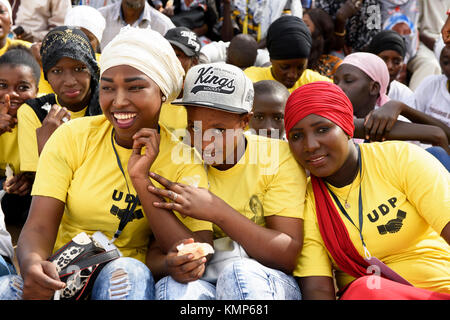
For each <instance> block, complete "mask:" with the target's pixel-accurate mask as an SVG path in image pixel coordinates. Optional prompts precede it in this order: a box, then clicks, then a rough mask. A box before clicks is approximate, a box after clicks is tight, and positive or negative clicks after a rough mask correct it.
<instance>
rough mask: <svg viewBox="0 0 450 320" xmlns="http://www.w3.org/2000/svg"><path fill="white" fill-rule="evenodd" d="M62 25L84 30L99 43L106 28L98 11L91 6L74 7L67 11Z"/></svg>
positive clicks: (103, 19)
mask: <svg viewBox="0 0 450 320" xmlns="http://www.w3.org/2000/svg"><path fill="white" fill-rule="evenodd" d="M64 25H66V26H69V27H78V28H80V27H82V28H85V29H87V30H89V31H90V32H92V34H93V35H94V36H95V37H96V38H97V40H98V42H99V43H100V42H101V41H102V36H103V31H104V30H105V27H106V21H105V18H104V17H103V15H102V14H101V13H100V11H98V10H97V9H95V8H93V7H91V6H75V7H73V8H71V9H69V10H68V11H67V14H66V17H65V19H64Z"/></svg>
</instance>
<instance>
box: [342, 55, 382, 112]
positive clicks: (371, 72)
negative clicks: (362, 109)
mask: <svg viewBox="0 0 450 320" xmlns="http://www.w3.org/2000/svg"><path fill="white" fill-rule="evenodd" d="M344 63H346V64H350V65H352V66H355V67H357V68H359V69H361V71H363V72H364V73H365V74H367V75H368V76H369V78H370V79H372V80H373V81H376V82H378V83H379V84H380V96H379V97H378V100H377V104H378V106H380V107H381V106H382V105H383V104H385V103H386V102H388V101H389V100H390V99H389V97H388V96H387V95H386V90H387V87H388V86H389V70H388V68H387V66H386V63H384V61H383V59H381V58H380V57H378V56H377V55H375V54H372V53H368V52H356V53H352V54H349V55H348V56H346V57H345V58H344V60H343V61H342V64H344Z"/></svg>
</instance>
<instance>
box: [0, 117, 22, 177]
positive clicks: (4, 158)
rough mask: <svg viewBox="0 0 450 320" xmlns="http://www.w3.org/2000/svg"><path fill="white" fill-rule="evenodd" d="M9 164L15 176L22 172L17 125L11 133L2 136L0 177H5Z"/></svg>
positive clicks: (0, 141) (0, 137)
mask: <svg viewBox="0 0 450 320" xmlns="http://www.w3.org/2000/svg"><path fill="white" fill-rule="evenodd" d="M7 164H9V166H10V167H11V169H12V170H13V171H14V174H15V175H16V174H18V173H19V172H20V157H19V148H18V147H17V125H16V126H15V127H14V128H13V129H12V131H11V132H5V133H3V134H1V135H0V177H4V176H5V169H6V165H7Z"/></svg>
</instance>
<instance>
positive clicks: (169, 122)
mask: <svg viewBox="0 0 450 320" xmlns="http://www.w3.org/2000/svg"><path fill="white" fill-rule="evenodd" d="M159 122H160V123H162V124H163V125H164V126H166V127H167V128H168V129H169V130H170V131H175V130H186V128H187V113H186V108H185V107H184V106H178V105H174V104H170V103H164V104H163V105H162V106H161V113H160V114H159ZM180 132H181V131H180Z"/></svg>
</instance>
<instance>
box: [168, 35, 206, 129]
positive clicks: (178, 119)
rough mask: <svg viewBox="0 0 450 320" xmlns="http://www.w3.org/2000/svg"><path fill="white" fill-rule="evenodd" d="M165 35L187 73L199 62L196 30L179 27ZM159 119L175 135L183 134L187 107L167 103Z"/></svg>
mask: <svg viewBox="0 0 450 320" xmlns="http://www.w3.org/2000/svg"><path fill="white" fill-rule="evenodd" d="M164 37H165V38H166V40H167V41H169V43H170V45H171V46H172V48H173V50H174V51H175V54H176V56H177V58H178V60H180V62H181V65H182V66H183V69H184V72H185V73H187V72H188V70H189V69H190V68H191V67H193V66H195V65H197V64H198V60H199V55H200V47H201V44H200V40H199V39H198V37H197V35H196V34H195V32H193V31H192V30H190V29H188V28H186V27H177V28H173V29H170V30H168V31H167V33H166V35H165V36H164ZM182 96H183V91H181V92H180V95H179V98H181V97H182ZM159 121H160V122H161V123H162V124H164V125H165V126H166V127H167V128H169V130H171V131H172V132H175V135H179V136H183V133H184V131H185V129H186V124H187V115H186V109H185V108H184V107H183V106H174V105H172V104H170V103H165V104H163V105H162V107H161V113H160V116H159Z"/></svg>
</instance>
